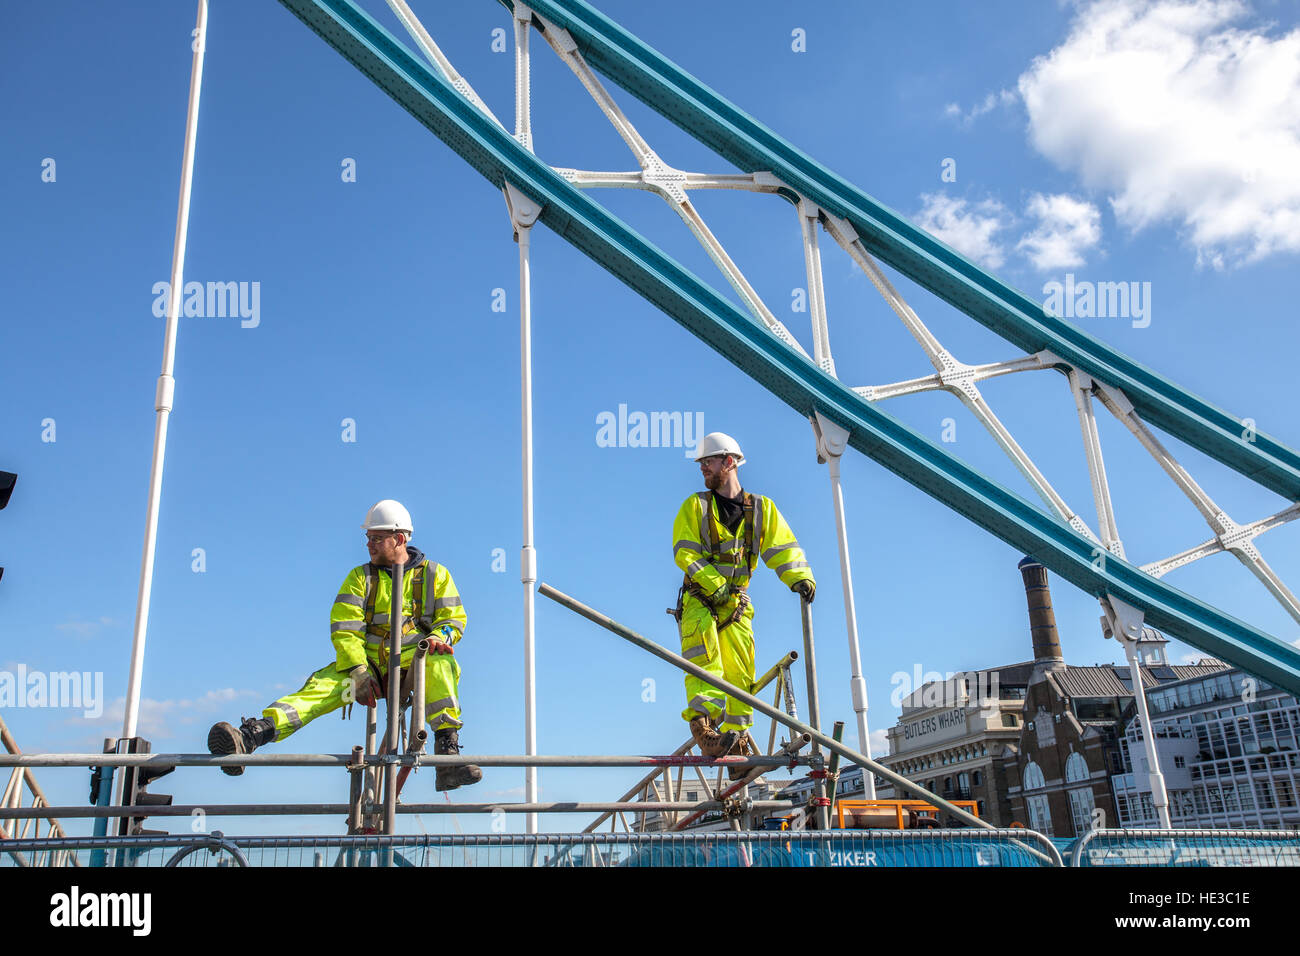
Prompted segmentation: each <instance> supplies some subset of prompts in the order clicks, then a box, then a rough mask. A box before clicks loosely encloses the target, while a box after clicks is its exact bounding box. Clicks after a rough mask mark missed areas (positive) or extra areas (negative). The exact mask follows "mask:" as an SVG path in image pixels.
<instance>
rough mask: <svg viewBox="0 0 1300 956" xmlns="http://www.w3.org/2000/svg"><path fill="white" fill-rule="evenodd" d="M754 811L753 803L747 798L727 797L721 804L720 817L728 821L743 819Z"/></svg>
mask: <svg viewBox="0 0 1300 956" xmlns="http://www.w3.org/2000/svg"><path fill="white" fill-rule="evenodd" d="M753 809H754V801H753V800H752V799H750V798H749V797H743V798H742V797H728V798H727V799H726V800H724V801H723V802H722V815H723V816H724V817H726V818H727V819H728V820H730V819H733V818H743V817H744V816H745V814H747V813H749V812H750V811H751V810H753Z"/></svg>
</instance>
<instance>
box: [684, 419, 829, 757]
mask: <svg viewBox="0 0 1300 956" xmlns="http://www.w3.org/2000/svg"><path fill="white" fill-rule="evenodd" d="M697 451H698V452H699V454H698V455H697V456H696V458H695V460H696V461H697V462H699V463H700V472H701V474H702V475H703V476H704V485H705V487H706V488H708V491H701V492H699V493H697V494H693V495H691V496H690V497H689V498H687V499H686V501H684V502H683V503H682V507H681V509H680V510H679V511H678V512H677V520H676V521H674V522H673V558H674V560H676V562H677V566H678V567H680V568H681V569H682V570H683V571H684V572H686V581H685V583H684V584H683V586H682V590H681V591H680V592H679V593H678V604H677V607H678V626H679V628H680V631H681V638H682V656H683V657H685V658H686V659H687V660H688V661H690V662H691V663H692V664H695V665H697V666H699V667H701V668H703V669H704V670H706V671H708V672H709V673H710V674H716V675H718V676H720V677H722V678H723V679H724V680H726V681H727V682H728V683H731V684H734V685H736V686H737V687H739V688H740V689H741V690H744V691H749V690H750V689H751V688H752V687H753V684H754V629H753V626H752V624H751V621H752V620H753V617H754V608H753V606H752V605H751V604H750V601H749V594H748V592H747V589H748V587H749V579H750V577H751V576H752V575H753V573H754V569H755V568H757V567H758V559H759V558H760V557H761V558H762V559H763V561H764V563H765V564H767V566H768V567H769V568H771V569H772V570H773V571H775V572H776V574H777V576H778V577H779V578H780V579H781V583H782V584H784V585H786V587H788V588H790V590H792V591H796V592H798V593H799V595H800V596H801V598H802V599H803V600H805V601H808V602H809V603H811V602H812V599H813V595H814V594H815V593H816V588H817V583H816V581H814V580H813V573H812V568H810V567H809V566H808V561H807V560H806V559H805V557H804V553H803V549H801V548H800V547H799V542H798V541H796V540H795V537H794V532H793V531H791V530H790V526H789V525H788V524H786V523H785V519H784V518H783V517H781V512H780V511H778V510H777V508H776V505H774V504H773V503H772V502H771V500H770V499H768V498H764V497H763V496H762V495H754V494H749V493H747V492H745V491H744V490H743V489H742V488H741V487H740V479H739V477H738V476H737V474H736V468H737V467H738V466H740V465H743V464H744V463H745V456H744V455H743V454H742V453H741V451H740V446H739V445H738V444H737V443H736V440H735V439H734V438H732V437H731V436H729V435H724V434H723V433H722V432H713V433H711V434H708V435H705V436H704V438H703V439H702V440H701V441H700V445H699V448H698V449H697ZM686 697H687V704H686V709H685V710H684V711H682V718H683V719H684V720H687V721H689V722H690V725H691V735H692V736H693V737H694V738H695V742H696V744H698V745H699V748H700V752H701V753H703V754H704V755H705V756H708V757H721V756H723V755H725V754H728V753H746V752H748V750H747V743H748V737H747V732H748V730H749V728H750V726H751V725H752V724H753V722H754V710H753V708H752V707H751V706H750V705H749V704H746V703H744V702H743V701H739V700H736V699H734V698H732V697H730V696H725V695H724V694H723V693H722V691H720V690H718V689H717V688H715V687H713V686H712V685H710V684H707V683H705V682H704V681H702V680H700V679H699V678H698V677H695V676H694V675H692V674H687V675H686Z"/></svg>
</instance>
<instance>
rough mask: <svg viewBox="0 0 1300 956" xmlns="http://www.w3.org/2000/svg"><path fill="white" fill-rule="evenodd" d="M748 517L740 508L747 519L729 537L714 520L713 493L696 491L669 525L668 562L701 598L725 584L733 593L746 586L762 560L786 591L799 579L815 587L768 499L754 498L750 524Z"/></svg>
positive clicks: (791, 535)
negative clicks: (682, 573)
mask: <svg viewBox="0 0 1300 956" xmlns="http://www.w3.org/2000/svg"><path fill="white" fill-rule="evenodd" d="M750 513H751V509H749V508H747V509H745V515H746V517H745V518H742V519H741V522H740V527H739V528H738V529H737V530H736V533H735V534H734V535H733V534H732V533H731V531H730V530H728V529H727V527H726V525H724V524H723V523H722V521H721V519H719V517H718V506H717V503H716V502H714V500H713V492H711V491H701V492H698V493H697V494H693V495H691V496H690V497H689V498H687V499H686V500H685V501H684V502H682V506H681V508H680V510H678V512H677V519H676V520H675V521H674V522H673V559H674V560H675V561H676V562H677V566H678V567H679V568H681V569H682V570H683V571H685V572H686V576H687V578H688V579H690V580H691V581H692V582H694V583H695V584H697V585H699V587H700V590H701V591H702V592H703V593H705V594H712V593H713V592H714V591H716V590H717V589H718V588H720V587H722V585H724V584H727V585H730V586H731V589H732V590H733V591H734V590H736V589H738V588H742V587H748V585H749V579H750V577H751V576H752V575H753V573H754V569H755V568H757V567H758V559H759V558H760V557H762V559H763V561H764V563H765V564H766V565H767V566H768V567H769V568H771V569H772V570H773V571H775V572H776V575H777V577H779V578H780V579H781V583H782V584H784V585H785V586H786V587H788V588H793V587H794V586H795V585H796V584H798V583H799V582H800V581H813V583H814V585H815V584H816V581H815V580H814V579H813V573H812V568H811V567H809V566H808V561H807V559H806V558H805V557H804V553H803V549H802V548H800V547H799V542H798V541H796V540H795V537H794V532H793V531H791V530H790V526H789V525H788V524H786V523H785V518H783V517H782V516H781V512H780V511H778V510H777V507H776V505H774V504H773V503H772V500H771V499H770V498H764V497H763V496H762V495H754V496H753V508H752V514H753V516H754V520H753V524H752V526H751V524H750V522H749V520H748V515H749V514H750ZM706 521H707V522H708V523H707V524H706Z"/></svg>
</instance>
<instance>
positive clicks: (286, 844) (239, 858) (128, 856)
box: [0, 829, 1062, 867]
mask: <svg viewBox="0 0 1300 956" xmlns="http://www.w3.org/2000/svg"><path fill="white" fill-rule="evenodd" d="M94 850H101V851H105V856H106V858H107V860H108V861H109V863H110V864H112V865H117V866H137V867H141V866H151V867H152V866H438V867H444V866H449V867H466V866H471V867H478V866H487V867H499V866H537V867H556V866H564V867H596V866H602V867H603V866H623V867H641V866H690V867H700V866H706V867H722V866H761V867H871V866H886V867H887V866H991V867H997V866H1002V867H1024V866H1061V865H1062V861H1061V855H1060V853H1058V852H1057V850H1056V848H1055V847H1054V846H1053V845H1052V843H1051V841H1050V840H1048V839H1047V838H1046V837H1044V836H1043V835H1042V834H1039V833H1035V832H1034V831H1032V830H1020V829H1015V830H905V831H876V832H866V831H854V832H822V831H817V832H812V831H800V832H744V833H736V832H733V831H725V832H716V833H644V834H642V833H582V834H568V833H543V834H532V835H529V834H487V835H427V834H421V835H410V836H391V837H390V836H361V837H346V836H340V837H328V836H302V837H253V836H250V837H228V836H224V835H222V834H221V833H219V832H214V833H212V834H170V835H166V836H150V837H69V838H65V839H61V840H24V841H18V840H15V841H7V842H6V843H5V844H4V845H3V846H0V866H20V865H24V864H23V863H20V862H19V861H18V859H17V857H19V856H20V855H21V856H22V857H23V859H25V861H26V865H37V866H40V865H49V863H48V862H47V861H48V860H49V859H50V857H52V856H53V855H54V854H56V853H63V854H68V853H71V854H73V855H74V856H75V857H76V858H77V859H79V860H81V861H82V862H83V863H85V862H89V859H90V853H91V852H92V851H94Z"/></svg>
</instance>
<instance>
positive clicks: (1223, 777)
mask: <svg viewBox="0 0 1300 956" xmlns="http://www.w3.org/2000/svg"><path fill="white" fill-rule="evenodd" d="M1147 703H1148V706H1149V707H1150V709H1151V723H1152V726H1153V728H1154V731H1155V740H1156V754H1157V758H1158V759H1159V761H1160V771H1161V773H1162V774H1164V778H1165V788H1166V789H1167V791H1168V793H1169V813H1170V817H1171V819H1172V822H1173V825H1174V826H1175V827H1178V828H1193V827H1194V828H1249V829H1265V830H1294V829H1300V801H1298V800H1297V794H1298V793H1300V781H1298V780H1297V775H1298V774H1300V704H1298V703H1297V701H1296V698H1295V697H1293V696H1292V695H1291V694H1288V693H1286V692H1285V691H1282V690H1279V689H1277V688H1275V687H1273V686H1272V685H1270V684H1268V683H1267V682H1265V681H1263V680H1260V679H1259V678H1256V677H1251V676H1250V675H1248V674H1245V673H1243V672H1242V671H1240V670H1236V669H1232V670H1225V671H1222V672H1220V673H1218V674H1215V675H1212V676H1206V677H1199V678H1193V679H1190V680H1183V681H1179V682H1177V683H1171V684H1164V685H1162V686H1160V687H1159V688H1151V689H1149V690H1148V691H1147ZM1120 749H1121V752H1122V753H1123V755H1124V761H1125V771H1126V772H1125V773H1122V774H1116V775H1115V776H1113V777H1112V778H1111V780H1112V788H1113V792H1114V794H1115V805H1116V810H1117V812H1118V813H1119V824H1120V826H1122V827H1125V828H1127V829H1140V828H1154V827H1156V826H1157V825H1158V824H1157V819H1156V813H1155V807H1154V806H1153V805H1152V802H1151V785H1150V783H1149V782H1148V776H1147V775H1148V768H1147V762H1146V756H1145V753H1144V751H1143V743H1142V726H1141V722H1140V720H1139V719H1138V718H1136V717H1135V718H1134V719H1132V720H1130V721H1129V722H1128V725H1127V726H1126V727H1125V729H1124V733H1123V735H1122V736H1121V738H1120Z"/></svg>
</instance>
